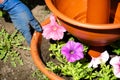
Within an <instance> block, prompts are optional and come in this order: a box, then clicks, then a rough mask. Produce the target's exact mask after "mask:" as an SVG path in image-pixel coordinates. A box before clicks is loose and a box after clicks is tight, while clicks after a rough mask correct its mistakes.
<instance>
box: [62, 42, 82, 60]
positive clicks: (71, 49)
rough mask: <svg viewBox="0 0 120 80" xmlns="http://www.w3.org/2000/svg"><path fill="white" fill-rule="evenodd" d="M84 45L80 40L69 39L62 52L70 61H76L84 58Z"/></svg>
mask: <svg viewBox="0 0 120 80" xmlns="http://www.w3.org/2000/svg"><path fill="white" fill-rule="evenodd" d="M83 50H84V48H83V45H82V44H81V43H78V42H74V41H68V42H67V43H66V45H64V46H63V47H62V48H61V53H62V54H63V55H64V56H65V57H66V59H67V61H68V62H75V61H77V60H80V59H82V58H84V54H83Z"/></svg>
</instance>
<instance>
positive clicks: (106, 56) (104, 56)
mask: <svg viewBox="0 0 120 80" xmlns="http://www.w3.org/2000/svg"><path fill="white" fill-rule="evenodd" d="M108 59H109V54H108V52H107V51H104V52H103V53H101V55H100V56H99V57H97V58H94V57H92V60H91V62H90V63H89V65H88V67H89V68H90V67H93V68H97V67H98V65H99V64H101V63H106V62H107V61H108Z"/></svg>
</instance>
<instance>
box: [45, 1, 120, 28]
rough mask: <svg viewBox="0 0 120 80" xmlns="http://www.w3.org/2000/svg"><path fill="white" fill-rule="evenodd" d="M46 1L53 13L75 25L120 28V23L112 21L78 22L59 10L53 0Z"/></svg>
mask: <svg viewBox="0 0 120 80" xmlns="http://www.w3.org/2000/svg"><path fill="white" fill-rule="evenodd" d="M45 3H46V5H47V6H48V8H49V9H50V10H51V11H52V12H53V14H55V15H56V16H57V17H58V18H60V19H62V20H64V21H66V20H67V22H68V23H71V24H73V25H75V26H78V27H83V28H88V29H118V28H120V24H112V23H110V24H89V23H80V22H77V21H76V20H74V19H71V18H69V17H67V16H65V15H64V14H62V13H61V12H60V11H58V10H57V8H56V7H55V6H54V5H53V3H52V0H45ZM101 26H102V27H101Z"/></svg>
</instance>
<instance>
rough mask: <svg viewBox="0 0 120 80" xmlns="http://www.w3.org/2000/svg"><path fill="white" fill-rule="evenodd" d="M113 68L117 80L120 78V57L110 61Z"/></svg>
mask: <svg viewBox="0 0 120 80" xmlns="http://www.w3.org/2000/svg"><path fill="white" fill-rule="evenodd" d="M110 64H111V65H112V66H113V73H114V75H115V76H116V77H117V78H120V56H115V57H113V58H112V59H111V60H110Z"/></svg>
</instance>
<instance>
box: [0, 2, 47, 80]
mask: <svg viewBox="0 0 120 80" xmlns="http://www.w3.org/2000/svg"><path fill="white" fill-rule="evenodd" d="M31 11H32V12H33V15H34V16H35V17H36V19H37V20H38V21H39V22H42V21H43V20H44V19H45V18H46V17H47V16H48V15H49V11H48V10H46V6H45V5H44V4H42V5H36V6H35V7H34V8H33V9H31ZM3 26H4V28H5V29H6V30H7V32H9V33H12V32H13V31H14V30H15V29H14V26H13V24H12V23H10V22H7V21H6V20H5V18H0V28H1V27H3ZM43 41H45V42H44V45H43V48H42V50H43V51H45V50H46V45H48V42H47V41H46V40H43ZM24 45H25V46H27V45H26V41H25V44H24ZM20 56H21V58H22V60H23V63H24V65H17V67H13V66H12V65H11V64H10V62H7V63H4V62H3V61H2V60H0V80H38V79H37V78H34V77H32V74H33V72H35V70H36V69H37V67H36V66H35V64H34V62H33V60H32V57H31V55H30V51H27V50H20ZM40 80H43V79H40Z"/></svg>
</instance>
